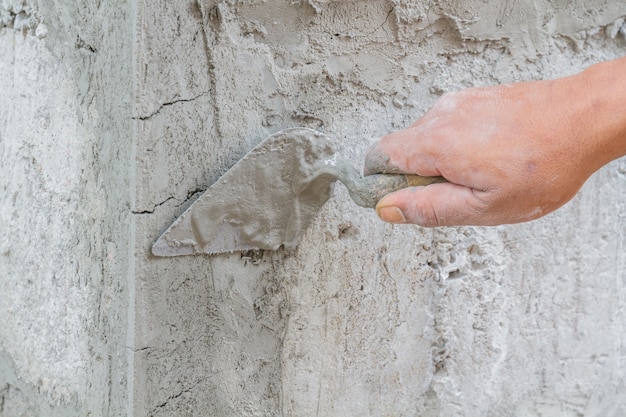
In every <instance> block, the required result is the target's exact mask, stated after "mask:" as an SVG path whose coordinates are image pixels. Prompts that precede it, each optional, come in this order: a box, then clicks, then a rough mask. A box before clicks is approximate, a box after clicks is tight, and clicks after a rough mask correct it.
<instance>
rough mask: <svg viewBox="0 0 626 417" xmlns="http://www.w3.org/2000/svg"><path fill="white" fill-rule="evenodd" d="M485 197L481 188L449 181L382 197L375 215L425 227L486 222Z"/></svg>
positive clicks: (385, 219) (390, 221)
mask: <svg viewBox="0 0 626 417" xmlns="http://www.w3.org/2000/svg"><path fill="white" fill-rule="evenodd" d="M485 197H486V193H485V192H484V191H478V190H474V189H472V188H468V187H464V186H462V185H458V184H452V183H440V184H432V185H428V186H425V187H409V188H404V189H402V190H400V191H396V192H394V193H391V194H387V195H386V196H385V197H383V198H382V199H381V200H380V201H379V202H378V204H377V205H376V214H378V216H379V217H380V218H381V219H382V220H384V221H386V222H389V223H414V224H418V225H420V226H425V227H434V226H461V225H469V224H472V225H479V224H489V221H488V220H489V219H488V218H486V217H485V216H484V210H485V209H486V204H485V200H486V199H485Z"/></svg>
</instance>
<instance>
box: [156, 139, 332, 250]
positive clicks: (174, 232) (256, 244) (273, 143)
mask: <svg viewBox="0 0 626 417" xmlns="http://www.w3.org/2000/svg"><path fill="white" fill-rule="evenodd" d="M334 154H335V149H334V147H333V144H332V141H331V140H330V139H329V138H328V137H327V136H326V135H324V134H323V133H320V132H317V131H315V130H311V129H306V128H292V129H286V130H282V131H280V132H278V133H275V134H273V135H271V136H269V137H268V138H267V139H265V140H263V141H262V142H261V143H260V144H259V145H257V146H256V147H255V148H254V149H252V150H251V151H250V152H249V153H248V154H247V155H246V156H244V157H243V158H242V159H241V160H240V161H239V162H237V163H236V164H235V165H234V166H233V167H232V168H231V169H230V170H229V171H228V172H226V174H224V175H223V176H222V177H221V178H220V179H218V180H217V181H216V182H215V183H214V184H213V185H211V186H210V187H209V189H207V190H206V191H205V192H204V193H203V194H202V195H201V196H200V197H199V198H198V199H197V200H196V201H195V202H194V203H193V204H192V205H191V206H190V207H189V208H188V209H187V210H186V211H185V212H184V213H183V214H182V215H181V216H180V217H179V218H178V219H177V220H176V221H175V222H174V223H173V224H172V225H171V226H170V227H169V228H168V229H167V230H166V231H165V232H164V233H163V234H162V235H161V237H159V239H158V240H157V241H156V242H155V243H154V245H153V246H152V253H153V254H154V255H156V256H179V255H192V254H219V253H228V252H233V251H242V250H249V249H269V250H276V249H278V248H280V247H281V246H283V247H285V248H286V249H293V248H295V247H296V245H297V244H298V241H299V239H300V237H301V236H302V234H303V233H304V232H305V230H306V229H307V227H308V226H309V224H310V223H311V221H312V220H313V219H314V218H315V215H316V214H317V212H318V210H319V209H320V208H321V207H322V205H324V203H325V202H326V201H327V200H328V199H329V198H330V195H331V192H332V186H333V182H334V181H335V179H336V178H333V177H332V176H325V175H324V174H323V173H321V174H320V173H319V169H318V167H316V163H318V162H319V161H322V160H329V159H331V158H332V157H333V155H334Z"/></svg>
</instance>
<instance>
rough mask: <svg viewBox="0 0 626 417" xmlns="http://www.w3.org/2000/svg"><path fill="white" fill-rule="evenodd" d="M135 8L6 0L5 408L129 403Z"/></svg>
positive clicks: (1, 379) (114, 407)
mask: <svg viewBox="0 0 626 417" xmlns="http://www.w3.org/2000/svg"><path fill="white" fill-rule="evenodd" d="M103 6H104V5H103ZM129 15H130V7H129V5H127V4H124V3H123V2H108V4H107V5H106V7H102V8H100V9H98V7H97V5H95V4H94V3H92V2H80V3H79V4H78V3H77V4H74V3H73V2H62V1H45V2H41V4H38V3H35V2H24V1H2V2H0V190H1V192H0V317H2V325H0V415H2V416H7V417H14V416H74V415H76V416H86V415H124V414H126V410H127V408H128V397H127V384H126V380H127V372H128V363H127V356H128V350H127V349H126V344H127V341H126V330H127V325H128V321H127V311H128V282H127V280H128V268H129V260H130V258H129V256H128V252H129V237H130V235H129V225H130V222H131V215H130V212H129V209H130V192H129V188H130V173H129V170H128V161H129V160H130V153H131V151H132V135H131V127H132V125H131V123H130V119H129V118H128V114H129V113H130V111H131V103H132V101H131V94H130V92H131V91H132V88H131V86H132V84H131V76H132V70H131V67H130V64H131V63H132V59H131V58H132V57H131V51H132V49H130V46H131V45H132V44H133V36H132V35H133V30H132V27H131V26H128V25H129V24H132V21H131V20H130V19H129Z"/></svg>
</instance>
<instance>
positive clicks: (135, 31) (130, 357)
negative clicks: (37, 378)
mask: <svg viewBox="0 0 626 417" xmlns="http://www.w3.org/2000/svg"><path fill="white" fill-rule="evenodd" d="M139 6H140V5H139V0H130V7H129V9H130V10H129V13H130V15H129V20H130V27H131V28H132V39H131V46H130V54H131V65H130V71H131V74H129V77H130V84H131V86H130V87H131V91H130V96H131V97H130V106H131V113H132V114H131V115H129V117H131V121H130V132H129V136H130V155H129V158H130V161H129V164H128V170H129V172H128V187H129V190H128V198H129V202H130V207H129V211H130V212H132V210H133V208H134V206H135V197H136V189H135V188H136V173H137V166H136V165H137V162H136V161H137V130H138V129H137V126H138V123H139V120H138V119H137V118H136V117H134V116H135V115H136V113H137V97H138V95H139V94H138V91H137V89H138V82H137V74H138V72H137V70H138V62H137V61H138V60H139V54H138V53H137V52H138V49H139V47H138V42H139V41H140V38H141V36H140V33H139V31H140V30H141V27H140V25H139V19H138V9H139ZM128 214H129V218H130V221H129V234H128V239H129V242H128V280H127V285H128V306H127V308H128V311H127V329H126V366H127V374H126V375H127V376H126V389H127V404H126V408H127V410H126V415H127V416H129V417H132V416H133V415H134V414H135V412H134V411H135V395H134V392H135V303H136V295H135V281H136V271H135V245H136V218H137V217H136V216H133V215H130V213H128Z"/></svg>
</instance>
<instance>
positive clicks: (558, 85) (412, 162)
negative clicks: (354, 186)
mask: <svg viewBox="0 0 626 417" xmlns="http://www.w3.org/2000/svg"><path fill="white" fill-rule="evenodd" d="M624 155H626V57H625V58H621V59H617V60H614V61H608V62H604V63H601V64H596V65H593V66H591V67H590V68H588V69H587V70H585V71H583V72H581V73H579V74H576V75H573V76H570V77H566V78H561V79H557V80H551V81H534V82H526V83H516V84H509V85H499V86H493V87H486V88H473V89H467V90H463V91H459V92H456V93H451V94H446V95H444V96H442V97H441V98H440V99H439V100H438V101H437V102H436V103H435V105H434V106H433V107H432V109H430V110H429V111H428V112H427V113H426V114H425V115H424V116H423V117H422V118H420V119H419V120H417V121H416V122H415V123H414V124H413V125H411V126H410V127H409V128H407V129H406V130H402V131H399V132H395V133H392V134H390V135H387V136H385V137H383V138H381V139H380V140H379V141H378V142H376V143H375V144H374V145H373V146H372V147H371V148H370V151H369V152H368V154H367V156H366V160H365V173H366V174H372V173H376V172H395V173H398V172H403V173H415V174H419V175H425V176H434V175H442V176H444V177H445V178H446V179H447V180H448V181H449V183H444V184H434V185H429V186H427V187H414V188H410V189H405V190H401V191H398V192H395V193H392V194H389V195H387V196H385V197H384V198H383V199H382V200H381V201H380V202H379V203H378V206H377V208H376V211H377V213H378V215H379V216H380V217H381V218H382V219H383V220H385V221H389V222H392V223H416V224H420V225H423V226H444V225H497V224H505V223H519V222H524V221H529V220H533V219H536V218H538V217H541V216H544V215H546V214H548V213H550V212H552V211H554V210H556V209H557V208H559V207H561V206H562V205H563V204H565V203H566V202H568V201H569V200H570V199H571V198H572V197H573V196H574V195H575V194H576V193H577V192H578V190H579V189H580V187H581V186H582V185H583V184H584V182H585V181H586V180H587V179H588V178H589V176H591V174H593V173H594V172H595V171H596V170H598V169H599V168H600V167H602V166H603V165H605V164H607V163H608V162H610V161H612V160H614V159H616V158H619V157H621V156H624Z"/></svg>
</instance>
